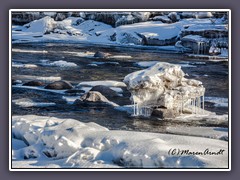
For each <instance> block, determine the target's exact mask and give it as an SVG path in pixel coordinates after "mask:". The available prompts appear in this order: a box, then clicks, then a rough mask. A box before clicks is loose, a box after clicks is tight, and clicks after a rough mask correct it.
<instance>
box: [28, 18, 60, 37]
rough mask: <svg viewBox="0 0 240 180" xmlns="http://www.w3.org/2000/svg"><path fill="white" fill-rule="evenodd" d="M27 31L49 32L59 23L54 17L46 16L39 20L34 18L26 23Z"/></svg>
mask: <svg viewBox="0 0 240 180" xmlns="http://www.w3.org/2000/svg"><path fill="white" fill-rule="evenodd" d="M24 27H26V28H27V29H26V32H39V33H40V34H48V33H50V32H53V30H54V29H55V28H56V27H57V23H56V22H55V21H54V19H53V18H51V17H49V16H46V17H44V18H42V19H39V20H34V21H32V22H30V23H28V24H26V25H24Z"/></svg>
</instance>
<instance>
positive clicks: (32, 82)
mask: <svg viewBox="0 0 240 180" xmlns="http://www.w3.org/2000/svg"><path fill="white" fill-rule="evenodd" d="M44 85H45V83H44V82H42V81H38V80H35V81H29V82H27V83H24V84H23V86H44Z"/></svg>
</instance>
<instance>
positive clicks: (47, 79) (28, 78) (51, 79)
mask: <svg viewBox="0 0 240 180" xmlns="http://www.w3.org/2000/svg"><path fill="white" fill-rule="evenodd" d="M13 78H15V79H21V80H25V81H33V80H40V81H44V82H46V83H50V82H54V81H60V80H62V78H61V77H59V76H49V77H44V76H30V75H18V76H16V77H13Z"/></svg>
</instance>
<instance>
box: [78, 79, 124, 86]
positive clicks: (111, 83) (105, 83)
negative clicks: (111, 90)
mask: <svg viewBox="0 0 240 180" xmlns="http://www.w3.org/2000/svg"><path fill="white" fill-rule="evenodd" d="M99 85H103V86H110V87H115V86H117V87H126V84H125V83H123V82H119V81H111V80H105V81H83V82H81V83H79V84H78V86H91V87H93V86H99Z"/></svg>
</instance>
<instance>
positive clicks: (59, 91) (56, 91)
mask: <svg viewBox="0 0 240 180" xmlns="http://www.w3.org/2000/svg"><path fill="white" fill-rule="evenodd" d="M12 87H13V88H22V89H33V90H37V91H45V92H52V93H56V94H65V91H66V90H53V89H45V88H44V87H35V86H22V85H21V84H18V85H13V86H12Z"/></svg>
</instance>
